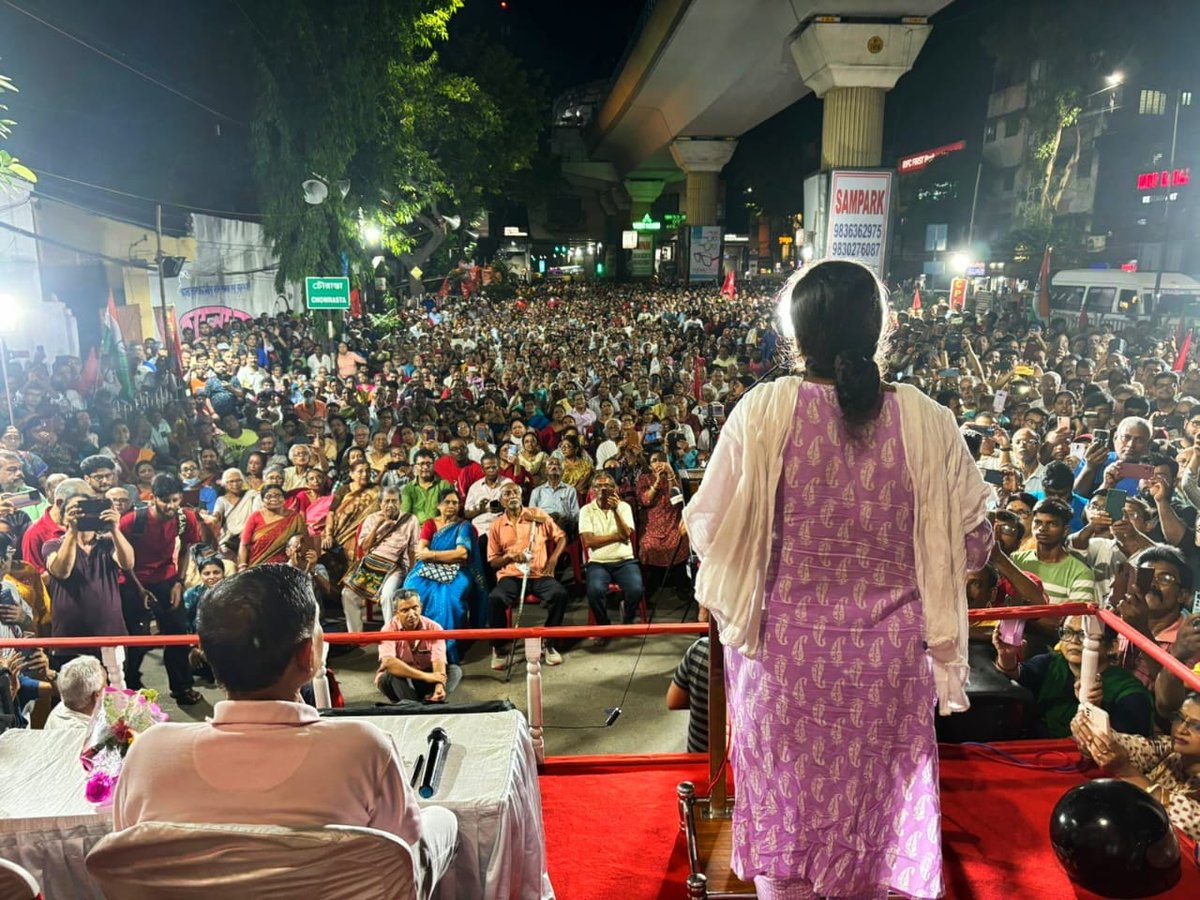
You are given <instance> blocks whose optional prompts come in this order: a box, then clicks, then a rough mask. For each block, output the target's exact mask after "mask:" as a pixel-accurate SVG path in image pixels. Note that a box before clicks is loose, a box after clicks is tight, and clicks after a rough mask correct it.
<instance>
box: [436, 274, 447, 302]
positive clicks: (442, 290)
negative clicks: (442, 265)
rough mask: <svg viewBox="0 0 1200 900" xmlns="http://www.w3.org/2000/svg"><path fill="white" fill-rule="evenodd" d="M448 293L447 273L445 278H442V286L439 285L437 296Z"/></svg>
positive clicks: (443, 295)
mask: <svg viewBox="0 0 1200 900" xmlns="http://www.w3.org/2000/svg"><path fill="white" fill-rule="evenodd" d="M449 293H450V276H449V275H447V276H446V277H445V278H444V279H443V280H442V286H441V288H440V289H439V290H438V296H439V297H445V296H446V295H448V294H449Z"/></svg>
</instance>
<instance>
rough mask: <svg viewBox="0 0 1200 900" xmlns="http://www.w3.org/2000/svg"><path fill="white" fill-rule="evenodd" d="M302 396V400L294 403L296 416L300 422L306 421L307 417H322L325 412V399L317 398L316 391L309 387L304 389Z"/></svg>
mask: <svg viewBox="0 0 1200 900" xmlns="http://www.w3.org/2000/svg"><path fill="white" fill-rule="evenodd" d="M303 396H304V400H303V401H302V402H300V403H297V404H296V418H297V419H299V420H300V421H301V422H307V421H308V420H309V419H324V418H325V413H326V412H327V407H326V406H325V401H323V400H317V399H316V393H315V392H314V391H313V389H312V388H310V387H306V388H305V389H304V391H303Z"/></svg>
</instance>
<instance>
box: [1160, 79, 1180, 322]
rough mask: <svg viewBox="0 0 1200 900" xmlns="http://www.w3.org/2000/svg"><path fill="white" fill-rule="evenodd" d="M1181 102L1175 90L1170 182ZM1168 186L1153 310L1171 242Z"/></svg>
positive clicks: (1173, 176)
mask: <svg viewBox="0 0 1200 900" xmlns="http://www.w3.org/2000/svg"><path fill="white" fill-rule="evenodd" d="M1182 102H1183V91H1182V90H1180V89H1177V90H1176V91H1175V119H1174V121H1173V122H1172V123H1171V157H1170V160H1169V161H1168V164H1167V171H1169V172H1170V173H1171V179H1172V181H1173V180H1174V178H1175V143H1176V141H1177V140H1178V138H1179V107H1180V105H1181V104H1182ZM1171 186H1172V185H1170V184H1168V185H1167V188H1168V191H1167V194H1166V196H1164V197H1163V236H1162V238H1163V239H1162V251H1161V252H1160V253H1159V255H1158V271H1157V272H1155V273H1154V309H1155V311H1157V310H1158V306H1159V303H1161V301H1162V277H1163V270H1164V269H1165V268H1166V267H1167V248H1168V246H1169V245H1170V241H1171V232H1170V228H1169V227H1168V222H1169V221H1170V219H1171V197H1172V196H1173V195H1172V193H1171V192H1170V190H1169V189H1170V187H1171Z"/></svg>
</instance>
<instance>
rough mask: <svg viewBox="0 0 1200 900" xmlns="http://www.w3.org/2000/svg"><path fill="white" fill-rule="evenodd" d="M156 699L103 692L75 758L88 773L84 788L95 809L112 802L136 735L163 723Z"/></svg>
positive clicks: (164, 716)
mask: <svg viewBox="0 0 1200 900" xmlns="http://www.w3.org/2000/svg"><path fill="white" fill-rule="evenodd" d="M157 699H158V692H157V691H151V690H140V691H130V690H126V689H124V688H114V687H106V688H105V689H104V693H103V694H102V695H101V697H100V702H99V703H98V704H97V705H96V712H95V713H94V714H93V715H92V723H91V725H90V726H89V727H88V737H87V740H86V741H84V744H83V752H82V753H81V754H80V755H79V761H80V762H81V763H83V768H84V771H85V772H88V773H90V774H89V775H88V780H87V789H86V796H87V799H88V802H89V803H94V804H96V805H97V806H107V805H109V804H110V803H112V798H113V793H114V791H115V790H116V787H117V779H118V778H120V777H121V769H122V768H123V767H124V766H125V754H127V753H128V752H129V748H130V747H132V746H133V742H134V741H135V740H136V739H137V736H138V735H139V734H141V733H142V732H143V731H145V730H146V729H147V728H149V727H150V726H151V725H157V724H158V723H159V722H165V721H166V719H167V714H166V713H164V712H163V711H162V709H161V708H160V707H159V705H158V704H157V703H156V702H155V701H156V700H157Z"/></svg>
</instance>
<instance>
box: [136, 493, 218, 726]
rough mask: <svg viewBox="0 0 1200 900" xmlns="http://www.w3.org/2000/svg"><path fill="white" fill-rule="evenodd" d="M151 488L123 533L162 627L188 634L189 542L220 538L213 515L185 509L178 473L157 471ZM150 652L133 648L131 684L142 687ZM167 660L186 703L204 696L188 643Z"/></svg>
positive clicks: (175, 692)
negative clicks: (195, 681) (196, 686)
mask: <svg viewBox="0 0 1200 900" xmlns="http://www.w3.org/2000/svg"><path fill="white" fill-rule="evenodd" d="M151 490H152V491H153V494H154V497H153V498H152V499H151V501H150V504H149V505H148V506H146V507H145V508H143V509H137V510H134V511H132V512H128V513H126V514H125V515H124V516H123V517H122V518H121V532H122V533H123V534H124V536H125V538H126V539H127V540H128V541H129V543H130V545H131V546H132V547H133V549H134V551H135V553H136V558H137V564H136V566H134V567H133V574H134V575H135V577H136V578H137V581H138V582H139V583H140V584H141V586H142V588H143V589H144V590H145V591H146V592H147V593H148V594H149V595H150V597H151V598H153V599H152V600H151V601H150V613H151V615H153V616H154V619H155V621H157V622H158V630H159V632H160V633H161V634H187V632H188V625H187V620H186V617H185V615H184V609H183V582H182V581H181V580H180V573H181V572H183V571H184V570H185V565H184V563H185V561H186V560H187V552H188V548H189V547H191V546H192V545H194V544H202V543H206V542H211V543H215V542H216V541H215V537H214V536H213V535H212V534H211V531H210V528H211V523H212V521H213V520H212V519H211V517H209V516H208V515H207V514H206V513H203V512H197V511H196V510H191V509H184V508H183V484H182V482H180V480H179V479H178V478H176V477H175V476H174V475H169V474H166V473H160V474H158V475H155V476H154V481H153V482H152V483H151ZM145 655H146V650H145V648H143V647H133V648H131V649H130V651H129V662H128V665H127V667H126V681H127V682H128V686H129V687H130V688H133V689H137V688H140V687H141V679H142V676H141V668H142V659H143V657H145ZM163 665H164V666H165V667H166V670H167V679H168V681H169V682H170V685H171V696H172V697H174V698H175V700H176V701H177V702H178V703H179V704H180V705H181V706H192V705H194V704H196V703H199V702H201V701H202V700H203V699H204V698H203V697H201V696H200V695H199V694H198V693H196V692H195V691H194V690H192V669H191V666H190V665H189V664H188V648H187V647H167V648H165V649H164V650H163Z"/></svg>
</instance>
